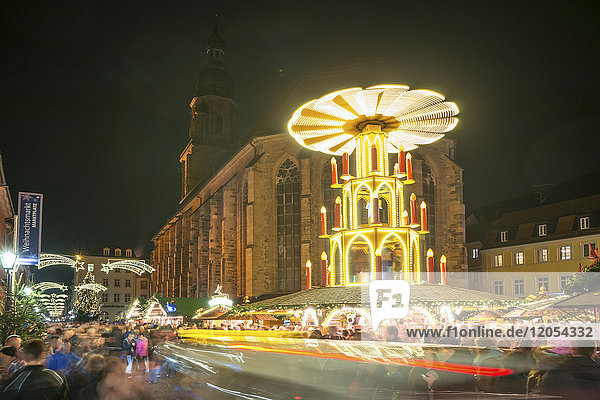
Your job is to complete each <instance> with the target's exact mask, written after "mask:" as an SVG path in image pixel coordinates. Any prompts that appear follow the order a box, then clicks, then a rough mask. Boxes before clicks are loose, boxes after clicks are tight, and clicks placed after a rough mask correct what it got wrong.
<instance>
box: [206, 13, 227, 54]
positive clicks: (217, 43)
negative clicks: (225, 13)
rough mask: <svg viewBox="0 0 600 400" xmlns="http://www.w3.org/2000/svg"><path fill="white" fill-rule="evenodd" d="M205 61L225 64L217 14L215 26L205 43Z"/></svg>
mask: <svg viewBox="0 0 600 400" xmlns="http://www.w3.org/2000/svg"><path fill="white" fill-rule="evenodd" d="M206 55H207V56H208V60H207V62H208V63H209V64H216V65H222V66H225V41H224V40H223V38H222V37H221V35H220V34H219V15H218V14H215V26H214V28H213V32H212V34H211V35H210V36H209V37H208V42H207V43H206Z"/></svg>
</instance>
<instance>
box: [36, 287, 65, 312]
mask: <svg viewBox="0 0 600 400" xmlns="http://www.w3.org/2000/svg"><path fill="white" fill-rule="evenodd" d="M39 297H40V303H42V305H43V306H44V308H45V309H46V311H48V315H50V316H51V317H60V316H61V315H62V313H63V311H64V309H65V302H66V301H67V298H68V297H69V296H68V295H66V294H56V293H51V294H41V295H40V296H39Z"/></svg>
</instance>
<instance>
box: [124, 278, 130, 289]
mask: <svg viewBox="0 0 600 400" xmlns="http://www.w3.org/2000/svg"><path fill="white" fill-rule="evenodd" d="M125 287H131V279H125Z"/></svg>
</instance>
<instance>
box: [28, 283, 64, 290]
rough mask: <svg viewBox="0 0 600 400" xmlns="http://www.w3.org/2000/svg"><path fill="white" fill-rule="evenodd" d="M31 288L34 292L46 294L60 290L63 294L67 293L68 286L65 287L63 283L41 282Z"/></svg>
mask: <svg viewBox="0 0 600 400" xmlns="http://www.w3.org/2000/svg"><path fill="white" fill-rule="evenodd" d="M31 288H32V289H33V290H37V291H39V292H45V291H47V290H52V289H58V290H60V291H61V292H66V291H67V286H65V285H63V284H61V283H56V282H39V283H36V284H34V285H33V286H31Z"/></svg>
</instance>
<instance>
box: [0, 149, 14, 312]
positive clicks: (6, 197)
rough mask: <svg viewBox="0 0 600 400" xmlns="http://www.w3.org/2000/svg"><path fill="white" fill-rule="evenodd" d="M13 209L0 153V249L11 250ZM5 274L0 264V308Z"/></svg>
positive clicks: (4, 287)
mask: <svg viewBox="0 0 600 400" xmlns="http://www.w3.org/2000/svg"><path fill="white" fill-rule="evenodd" d="M14 217H15V210H14V207H13V203H12V198H11V197H10V191H9V190H8V183H7V182H6V176H5V175H4V166H3V163H2V155H1V154H0V251H5V250H11V251H12V250H13V231H14ZM6 284H7V276H6V271H5V270H4V268H1V266H0V309H2V308H4V304H5V293H6V292H7V287H6Z"/></svg>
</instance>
